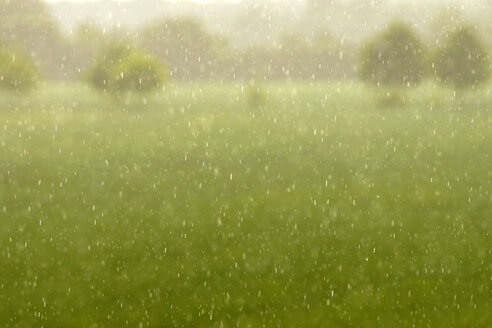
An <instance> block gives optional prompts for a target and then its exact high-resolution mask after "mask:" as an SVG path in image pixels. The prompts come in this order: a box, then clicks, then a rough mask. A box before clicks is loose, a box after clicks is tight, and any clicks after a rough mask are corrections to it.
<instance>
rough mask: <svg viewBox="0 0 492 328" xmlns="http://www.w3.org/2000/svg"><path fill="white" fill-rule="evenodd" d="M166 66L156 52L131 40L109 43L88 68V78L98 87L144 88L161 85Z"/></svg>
mask: <svg viewBox="0 0 492 328" xmlns="http://www.w3.org/2000/svg"><path fill="white" fill-rule="evenodd" d="M167 75H168V74H167V70H166V68H165V67H164V65H163V64H162V63H161V62H160V61H159V60H158V59H157V58H156V57H154V56H152V55H149V54H145V53H143V52H141V51H139V50H137V49H135V48H134V47H132V46H131V45H129V44H126V43H115V44H112V45H110V46H108V47H107V48H106V49H105V50H104V51H103V52H102V53H101V54H100V55H99V56H98V57H97V59H96V61H95V64H94V65H93V67H91V68H90V69H89V70H88V74H87V79H88V81H89V83H90V84H91V85H92V86H93V87H95V88H96V89H99V90H102V91H108V92H111V93H118V92H132V91H135V92H145V91H151V90H153V89H157V88H159V87H162V85H163V84H164V83H165V82H166V80H167Z"/></svg>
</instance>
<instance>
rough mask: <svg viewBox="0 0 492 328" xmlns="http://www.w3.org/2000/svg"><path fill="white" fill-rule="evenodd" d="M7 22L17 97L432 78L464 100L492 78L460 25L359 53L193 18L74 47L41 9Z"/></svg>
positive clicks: (387, 34)
mask: <svg viewBox="0 0 492 328" xmlns="http://www.w3.org/2000/svg"><path fill="white" fill-rule="evenodd" d="M0 13H2V17H5V19H2V21H0V87H2V88H5V89H13V90H21V89H29V88H32V87H33V86H35V85H36V82H37V81H38V80H39V79H41V78H45V79H66V80H75V79H82V80H84V81H88V82H89V83H90V84H91V85H93V86H94V87H96V88H97V89H99V90H103V91H111V90H135V91H146V90H151V89H155V88H161V87H162V86H163V85H164V84H165V83H166V82H167V81H169V80H175V81H179V80H215V81H227V80H249V79H258V80H263V79H265V80H267V79H292V80H305V79H323V80H327V79H355V78H360V79H361V80H363V81H365V82H368V83H371V84H373V85H377V86H383V87H405V86H414V85H416V84H418V83H420V82H421V81H422V80H424V79H426V78H435V79H436V80H437V81H439V82H442V83H446V84H449V85H451V86H453V87H454V88H456V89H460V90H461V89H465V88H467V87H473V86H476V85H478V84H480V83H482V82H484V81H486V80H487V78H488V77H489V74H490V63H489V52H488V49H487V47H486V46H485V45H484V43H483V41H482V39H481V37H480V31H479V30H478V29H477V28H475V27H473V26H471V25H468V24H466V23H462V22H461V23H459V24H456V25H455V26H451V27H450V28H449V29H448V30H447V31H445V33H444V36H443V37H442V40H441V42H440V43H439V44H437V45H435V44H434V45H428V44H426V42H424V41H422V38H421V37H420V35H419V34H418V33H417V32H416V30H415V29H414V28H413V27H412V26H411V25H410V24H407V23H405V22H403V21H394V22H391V23H389V24H387V25H386V26H385V27H384V28H382V29H381V31H379V32H378V33H376V35H373V36H370V37H369V38H368V39H367V40H366V41H365V42H363V44H362V45H356V44H353V43H349V42H346V41H345V40H344V39H343V38H336V37H334V36H333V35H332V34H330V33H329V32H328V31H326V30H323V29H320V30H318V31H312V33H310V34H309V35H306V34H302V33H298V34H296V33H288V34H284V35H282V36H280V37H279V38H278V39H277V40H272V41H271V42H268V43H265V44H256V45H253V46H250V47H241V48H238V47H234V46H232V45H231V44H230V43H229V42H228V40H226V39H225V38H223V37H222V36H220V35H217V34H214V33H211V32H210V31H208V30H207V29H206V28H205V26H204V25H203V24H202V23H201V22H200V21H198V20H196V19H193V18H189V17H181V18H162V19H157V20H156V21H154V22H152V23H150V24H148V25H146V26H144V27H142V28H139V29H138V30H136V31H125V30H123V29H115V30H110V31H107V30H105V29H104V28H102V27H100V26H97V25H93V24H89V23H87V24H82V25H80V26H79V27H78V29H77V30H75V31H73V33H72V35H71V37H70V38H68V37H67V36H64V35H63V34H62V33H61V32H60V31H59V29H58V27H57V24H56V21H55V20H54V18H53V17H52V16H51V14H50V13H49V11H48V10H47V8H46V6H44V5H43V3H42V2H40V1H38V0H18V1H7V0H0Z"/></svg>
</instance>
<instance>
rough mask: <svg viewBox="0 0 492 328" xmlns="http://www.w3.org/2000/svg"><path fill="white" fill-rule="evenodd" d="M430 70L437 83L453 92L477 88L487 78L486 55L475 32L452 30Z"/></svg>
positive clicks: (487, 55) (461, 29)
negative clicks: (451, 89)
mask: <svg viewBox="0 0 492 328" xmlns="http://www.w3.org/2000/svg"><path fill="white" fill-rule="evenodd" d="M432 66H433V69H434V74H435V76H436V78H437V80H438V81H440V82H443V83H449V84H451V85H453V86H454V87H455V88H456V89H465V88H467V87H472V86H476V85H478V84H480V83H482V82H484V81H485V80H487V78H488V77H489V75H490V66H489V54H488V52H487V49H486V48H485V46H484V45H483V44H482V42H481V40H480V38H479V37H478V35H477V32H476V29H475V28H473V27H470V26H461V27H458V28H457V29H455V30H454V31H453V32H452V33H451V34H450V35H449V37H448V39H447V40H446V42H445V43H444V44H443V46H442V47H440V48H439V49H437V51H436V52H435V54H434V56H433V61H432Z"/></svg>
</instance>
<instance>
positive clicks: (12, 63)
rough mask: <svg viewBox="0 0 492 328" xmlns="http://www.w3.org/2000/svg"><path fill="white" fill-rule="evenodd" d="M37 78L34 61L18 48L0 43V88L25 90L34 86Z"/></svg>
mask: <svg viewBox="0 0 492 328" xmlns="http://www.w3.org/2000/svg"><path fill="white" fill-rule="evenodd" d="M38 78H39V72H38V67H37V66H36V64H35V62H34V61H33V60H32V59H31V58H30V57H29V56H27V55H25V54H24V53H22V52H21V51H19V50H15V49H13V48H11V47H7V46H5V45H0V88H1V89H6V90H10V91H25V90H28V89H31V88H32V87H34V86H35V84H36V82H37V81H38Z"/></svg>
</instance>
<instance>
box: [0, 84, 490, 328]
mask: <svg viewBox="0 0 492 328" xmlns="http://www.w3.org/2000/svg"><path fill="white" fill-rule="evenodd" d="M402 96H404V97H405V99H404V101H403V100H402V101H396V102H394V103H392V102H390V104H389V105H388V104H387V103H388V101H386V100H387V99H386V98H385V97H384V95H381V92H379V91H375V90H371V89H368V88H366V87H364V86H362V85H359V84H321V83H317V84H309V83H304V84H301V83H297V84H294V83H290V84H289V83H278V84H275V83H272V84H265V85H262V86H261V94H260V96H259V97H254V95H252V92H251V89H250V87H248V86H242V85H241V84H237V85H233V84H228V85H222V86H218V85H192V84H184V85H176V86H169V87H168V88H167V89H166V90H165V92H163V93H160V94H158V95H153V96H148V97H147V98H145V99H142V98H140V97H139V98H137V97H134V98H131V97H126V98H125V99H124V100H119V101H117V102H115V101H114V100H113V99H110V98H107V97H104V96H101V95H98V94H96V93H94V92H92V91H90V90H89V89H87V88H85V87H81V86H76V85H75V86H57V85H46V86H44V87H43V88H42V89H41V90H40V91H39V92H36V93H33V94H31V95H25V96H20V95H8V94H1V95H0V325H1V326H2V327H490V324H491V322H492V111H491V108H492V95H489V92H488V90H487V88H484V89H483V90H478V91H470V92H469V93H467V94H466V95H461V96H460V97H458V96H454V95H453V92H452V91H450V90H444V89H439V88H435V87H433V86H432V85H430V84H428V85H425V86H422V87H419V88H418V89H414V90H408V91H407V92H406V93H402ZM253 98H254V99H253ZM257 98H258V99H257ZM385 99H386V100H385ZM458 99H460V100H458ZM383 104H385V105H383Z"/></svg>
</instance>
